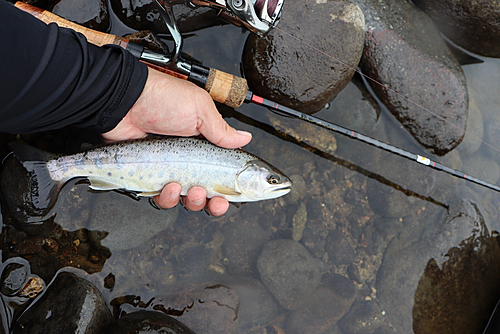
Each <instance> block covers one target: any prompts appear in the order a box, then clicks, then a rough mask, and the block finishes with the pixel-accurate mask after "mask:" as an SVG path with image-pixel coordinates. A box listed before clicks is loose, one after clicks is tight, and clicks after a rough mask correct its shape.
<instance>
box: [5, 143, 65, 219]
mask: <svg viewBox="0 0 500 334" xmlns="http://www.w3.org/2000/svg"><path fill="white" fill-rule="evenodd" d="M10 147H11V148H12V151H13V153H14V155H15V157H16V158H17V159H18V160H19V161H20V162H21V163H22V164H23V166H24V168H26V170H27V171H28V172H29V173H30V193H31V199H32V201H33V205H34V206H35V207H36V208H37V209H46V208H49V207H51V206H52V205H53V204H54V203H55V200H56V199H57V194H58V193H59V190H60V189H61V187H62V186H63V182H60V181H56V180H54V179H52V177H51V176H50V173H49V170H48V169H47V162H48V161H49V160H51V159H53V158H55V156H54V155H52V154H50V153H48V152H45V151H42V150H39V149H37V148H34V147H31V146H28V145H24V144H21V143H17V142H13V143H10Z"/></svg>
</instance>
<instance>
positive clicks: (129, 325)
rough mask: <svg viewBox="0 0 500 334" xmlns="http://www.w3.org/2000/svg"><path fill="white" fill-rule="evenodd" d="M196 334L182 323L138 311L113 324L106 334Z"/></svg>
mask: <svg viewBox="0 0 500 334" xmlns="http://www.w3.org/2000/svg"><path fill="white" fill-rule="evenodd" d="M130 333H142V334H147V333H152V334H155V333H156V334H161V333H168V334H195V333H194V332H193V331H192V330H190V329H189V328H187V327H186V326H185V325H184V324H182V323H181V322H179V321H177V320H175V319H174V318H172V317H169V316H168V315H166V314H164V313H161V312H155V311H138V312H134V313H130V314H127V315H125V316H124V317H122V318H120V319H118V321H117V322H115V323H114V324H112V325H111V326H110V328H109V329H108V330H107V331H106V334H130Z"/></svg>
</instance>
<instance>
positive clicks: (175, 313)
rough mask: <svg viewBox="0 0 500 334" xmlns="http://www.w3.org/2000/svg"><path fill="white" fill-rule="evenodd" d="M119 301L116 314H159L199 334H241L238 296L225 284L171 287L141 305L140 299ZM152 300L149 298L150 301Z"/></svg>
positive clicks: (116, 303) (133, 298)
mask: <svg viewBox="0 0 500 334" xmlns="http://www.w3.org/2000/svg"><path fill="white" fill-rule="evenodd" d="M129 297H130V298H127V297H124V298H120V299H116V300H115V301H114V302H112V304H113V305H114V307H115V310H114V311H115V312H127V313H128V312H135V311H138V310H143V309H146V310H149V311H152V310H156V311H161V312H163V313H165V314H167V315H170V316H172V317H174V318H175V319H177V320H179V321H180V322H182V323H183V324H184V325H186V326H187V327H188V328H190V329H191V330H193V331H194V332H195V333H205V334H212V333H228V334H233V333H234V334H236V333H238V313H239V310H238V309H239V304H240V300H239V297H238V294H237V293H236V292H235V291H234V290H233V289H231V288H228V287H227V286H224V285H222V284H218V283H216V284H211V283H196V284H190V285H183V286H177V287H169V291H168V292H166V293H164V294H161V295H157V296H154V299H152V300H151V302H149V303H147V304H146V303H144V302H142V303H138V302H137V301H140V299H141V298H140V297H137V296H132V295H131V296H129ZM148 299H149V298H148Z"/></svg>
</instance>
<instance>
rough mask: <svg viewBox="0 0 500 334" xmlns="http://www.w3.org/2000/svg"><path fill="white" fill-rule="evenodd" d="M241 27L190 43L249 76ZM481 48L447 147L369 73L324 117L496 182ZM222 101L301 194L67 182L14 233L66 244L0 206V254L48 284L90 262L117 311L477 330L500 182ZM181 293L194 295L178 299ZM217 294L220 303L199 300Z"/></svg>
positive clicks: (489, 297) (492, 291)
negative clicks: (248, 196)
mask: <svg viewBox="0 0 500 334" xmlns="http://www.w3.org/2000/svg"><path fill="white" fill-rule="evenodd" d="M113 29H114V30H112V32H114V33H123V31H122V30H123V29H122V28H121V27H119V26H116V25H115V26H114V27H113ZM247 35H248V33H247V32H244V31H243V30H241V29H240V28H236V27H233V26H221V27H212V28H208V29H205V30H203V31H198V32H195V33H192V34H190V35H189V36H187V37H186V38H185V41H184V52H185V53H187V54H189V55H190V56H192V57H193V58H195V59H198V60H203V64H204V65H205V66H209V67H213V68H217V69H219V70H222V71H226V72H229V73H233V74H237V75H240V67H241V66H240V62H241V54H242V52H243V46H244V43H245V40H246V37H247ZM311 52H314V51H311ZM483 60H484V62H483V63H480V64H473V65H465V66H464V67H463V68H464V72H465V74H466V77H467V84H468V88H469V94H470V110H469V120H468V126H467V131H468V134H467V135H466V136H465V139H464V141H463V143H462V144H460V146H459V147H458V148H457V149H456V150H454V151H452V152H451V153H449V154H448V155H447V156H445V157H435V156H432V155H430V154H429V153H427V152H426V151H425V150H424V149H423V148H422V147H421V146H419V144H418V143H417V142H416V141H415V140H414V139H412V137H411V136H410V135H409V133H408V132H407V131H406V130H405V129H404V128H402V127H401V126H400V125H399V124H398V122H397V121H396V120H395V119H394V117H393V116H392V115H390V114H389V113H388V112H387V110H385V109H384V108H383V107H382V108H381V107H380V106H379V105H378V104H377V103H376V101H375V100H374V99H373V98H372V97H370V96H369V95H368V93H367V91H366V89H365V88H364V86H363V83H362V81H361V80H360V78H359V76H355V78H354V79H353V81H352V82H351V83H350V84H349V85H348V86H347V87H346V89H345V90H344V91H343V92H342V93H341V94H340V95H339V96H338V97H337V98H336V99H335V101H334V102H332V103H331V104H330V105H329V106H327V107H325V108H324V109H323V110H322V111H320V112H319V113H318V114H316V116H318V117H321V118H324V119H327V120H330V121H333V122H336V123H337V124H339V125H342V126H345V127H347V128H351V129H353V130H356V131H359V132H360V133H363V134H365V135H368V136H371V137H374V138H376V139H379V140H381V141H385V142H388V143H390V144H392V145H395V146H397V147H400V148H403V149H406V150H409V151H411V152H413V153H417V154H421V155H424V156H427V157H429V158H432V159H434V160H436V161H438V162H441V163H443V164H444V165H446V166H450V167H452V168H456V169H459V170H461V171H463V172H465V173H467V174H470V175H472V176H475V177H478V178H480V179H484V180H485V181H488V182H491V183H496V182H497V181H498V179H499V178H500V167H499V164H498V161H499V158H500V152H499V149H500V95H499V94H498V82H500V61H498V60H495V59H483ZM332 61H333V60H332ZM278 102H279V101H278ZM219 107H220V108H219V109H220V111H221V113H222V114H223V115H224V116H225V117H226V120H227V121H228V122H229V124H230V125H232V126H233V127H235V128H237V129H242V130H247V131H250V132H252V134H253V136H254V137H253V140H252V142H251V143H250V144H249V145H247V146H246V147H244V149H245V150H246V151H248V152H251V153H253V154H255V155H257V156H259V157H261V158H262V159H264V160H266V161H268V162H270V163H271V164H272V165H274V166H276V167H277V168H278V169H280V170H281V171H282V172H284V173H285V174H286V175H288V176H289V177H291V178H292V180H293V181H294V189H293V191H292V193H291V194H288V195H287V196H285V197H283V198H280V199H276V200H269V201H265V202H258V203H246V204H242V205H241V206H240V207H236V206H235V207H231V209H230V212H229V213H228V214H226V215H225V216H223V217H219V218H216V217H210V216H208V215H207V214H206V213H204V212H196V213H193V212H187V211H186V210H184V209H183V208H182V207H177V208H176V209H173V210H167V211H158V210H155V209H154V208H152V207H151V206H150V205H149V204H148V202H147V201H146V200H142V201H140V202H137V201H134V200H133V199H131V198H129V197H127V196H125V195H122V194H118V193H115V192H111V193H95V192H90V191H88V190H87V185H86V184H80V183H76V182H70V183H68V184H67V185H66V186H65V187H64V188H63V190H62V191H61V194H60V196H59V199H58V202H57V204H56V207H55V208H54V210H53V213H55V216H54V217H53V218H52V219H51V220H50V222H49V223H43V224H38V225H36V226H35V227H34V228H33V229H30V228H26V229H25V231H27V232H25V233H21V232H19V234H18V235H19V236H20V237H22V238H24V239H23V240H26V242H27V243H30V242H31V243H32V242H34V240H35V239H36V238H43V239H44V240H52V241H55V242H56V243H58V244H59V248H58V250H56V251H53V252H51V251H48V250H47V248H46V247H45V246H44V247H42V248H43V251H40V252H30V251H29V250H27V248H28V247H26V246H24V248H23V247H20V246H19V247H17V248H16V245H18V243H17V242H15V240H14V239H15V238H14V236H16V233H15V232H13V229H14V230H20V229H22V228H25V227H26V226H25V225H22V226H21V227H20V225H19V224H15V223H13V221H14V220H13V218H12V217H11V216H10V214H9V210H7V209H6V207H5V205H3V207H2V209H3V211H2V212H3V221H4V229H3V233H2V243H1V246H2V255H3V261H5V260H6V259H7V258H10V257H14V256H20V257H25V258H26V259H27V260H28V261H29V262H30V265H31V272H32V273H34V274H36V275H39V276H40V277H42V278H43V279H44V280H45V282H46V283H48V282H50V280H51V279H52V277H53V275H54V274H55V272H56V271H57V270H58V269H59V268H61V267H64V266H74V267H78V268H81V269H83V270H84V271H86V272H88V274H87V275H85V277H86V278H87V279H88V280H90V281H91V282H93V283H94V284H95V285H96V286H97V287H98V289H99V290H100V291H101V292H102V293H103V295H104V297H105V299H106V301H107V303H108V306H109V307H110V309H111V310H113V312H114V315H115V316H118V315H120V314H123V312H130V311H131V310H136V309H141V308H148V309H153V308H154V309H156V310H160V311H164V312H166V313H168V314H171V315H173V316H176V317H177V318H178V319H179V320H180V321H183V319H187V321H186V323H187V324H188V326H190V327H191V328H192V329H193V330H194V331H195V332H196V333H198V334H200V333H216V332H225V333H229V332H236V331H235V329H238V330H239V332H240V333H249V332H252V333H299V332H301V333H344V334H348V333H373V332H375V333H391V332H398V333H412V332H414V333H482V329H483V328H484V326H485V324H486V320H487V318H488V316H489V314H490V312H491V311H492V309H493V306H494V305H495V303H496V301H497V300H498V299H499V298H500V290H499V288H498V286H500V285H499V284H498V283H499V282H500V248H499V247H498V244H497V242H496V238H495V236H496V232H495V231H498V230H500V221H499V214H498V209H499V207H500V193H497V192H495V191H493V190H489V189H486V188H482V187H480V186H477V185H474V184H471V183H468V182H466V181H464V180H460V179H456V178H453V177H452V176H449V175H447V174H443V173H441V172H438V171H435V170H432V169H430V168H427V167H424V166H421V165H419V164H417V163H416V162H413V161H408V160H405V159H403V158H400V157H396V156H393V155H391V154H390V153H387V152H384V151H381V150H379V149H377V148H374V147H371V146H368V145H366V144H363V143H359V142H356V141H355V140H353V139H351V138H346V137H342V136H340V135H337V134H333V133H330V132H327V131H322V130H321V129H318V128H317V127H315V126H314V125H309V124H305V123H304V122H302V121H299V120H293V119H290V118H286V117H283V116H280V115H276V114H273V113H271V112H270V111H268V110H267V109H265V108H263V107H259V106H255V105H243V106H241V107H240V108H238V110H236V111H234V110H231V109H229V108H226V107H224V106H219ZM422 112H426V111H422ZM10 139H13V138H9V139H8V140H10ZM23 139H24V140H25V141H27V142H28V143H30V144H32V145H35V146H39V147H43V148H44V149H47V150H52V151H57V152H73V151H76V150H79V149H81V148H85V147H88V144H89V143H90V144H96V143H97V141H98V140H97V139H96V138H95V136H92V135H90V134H85V133H83V132H82V133H80V134H75V132H74V131H61V132H56V133H49V134H41V135H37V136H25V137H23ZM482 141H484V142H486V143H488V144H490V145H491V146H489V145H486V144H485V143H484V142H482ZM2 150H3V152H6V151H7V148H6V146H5V147H3V148H2ZM3 173H8V170H7V171H5V170H4V171H3ZM2 177H3V176H2ZM3 196H4V197H5V196H9V194H5V193H4V194H3ZM11 224H13V225H14V227H12V226H11ZM64 238H68V240H69V245H67V244H64V243H63V241H62V240H63V239H64ZM36 240H38V239H36ZM281 240H288V241H289V242H288V241H287V242H282V241H281ZM45 244H46V243H45ZM45 244H44V245H45ZM83 246H85V247H83ZM42 248H40V249H42ZM63 250H66V253H64V252H63ZM283 252H284V254H282V253H283ZM42 253H43V254H42ZM51 254H52V255H51ZM68 254H69V255H68ZM274 254H279V255H277V256H276V257H274ZM303 254H306V255H305V256H304V255H303ZM51 256H53V259H52V260H51ZM287 258H288V259H290V258H291V259H296V261H295V260H294V261H292V262H287ZM311 268H312V269H311ZM306 273H307V275H306ZM199 284H201V285H199ZM218 284H222V285H224V286H225V287H228V288H230V289H232V290H231V291H233V290H234V291H236V292H237V295H238V297H239V299H238V298H237V299H238V300H239V302H235V301H234V300H232V301H233V302H234V305H233V306H228V305H229V304H228V305H226V306H227V307H225V308H224V307H222V306H221V305H222V304H223V303H222V302H221V301H220V300H219V299H220V298H222V297H221V296H219V295H216V296H215V297H207V296H205V295H202V293H201V292H200V291H202V290H203V289H206V287H207V286H210V287H214V286H218ZM200 286H202V287H204V288H202V289H200V288H199V287H200ZM186 291H187V292H186ZM180 294H182V295H183V296H184V295H188V296H189V297H187V299H188V300H191V301H196V300H197V301H198V303H197V302H185V304H182V301H176V302H172V300H176V298H177V297H172V296H178V295H180ZM130 296H132V297H130ZM208 298H213V301H212V304H214V305H218V306H219V308H222V309H223V310H222V311H221V310H220V309H219V310H213V309H211V308H208V307H207V309H202V308H203V307H204V306H203V303H204V301H205V299H206V300H208ZM177 299H179V298H177ZM169 300H170V301H169ZM230 302H231V301H230ZM230 302H228V303H230ZM169 303H171V304H169ZM183 305H184V306H183ZM235 305H236V306H235ZM205 306H206V305H205ZM197 308H199V309H202V310H201V311H199V312H195V310H196V309H197ZM224 309H226V310H227V309H230V316H228V315H227V312H226V313H225V312H224ZM204 317H207V319H208V320H207V319H205V318H204Z"/></svg>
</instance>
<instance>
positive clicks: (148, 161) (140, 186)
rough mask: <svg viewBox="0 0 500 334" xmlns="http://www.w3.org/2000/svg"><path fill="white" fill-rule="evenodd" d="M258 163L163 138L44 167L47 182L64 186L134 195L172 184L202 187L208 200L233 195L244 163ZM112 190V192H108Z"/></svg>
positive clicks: (100, 150) (193, 142) (245, 156)
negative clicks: (222, 189) (83, 181)
mask: <svg viewBox="0 0 500 334" xmlns="http://www.w3.org/2000/svg"><path fill="white" fill-rule="evenodd" d="M252 160H259V159H258V158H257V157H255V156H253V155H251V154H249V153H246V152H243V151H241V150H228V149H223V148H220V147H217V146H214V145H213V144H211V143H209V142H207V141H206V140H200V139H195V138H161V139H145V140H139V141H128V142H122V143H117V144H113V145H107V146H102V147H98V148H95V149H92V150H90V151H87V152H83V153H78V154H74V155H69V156H63V157H60V158H58V159H54V160H51V161H49V162H48V163H47V168H48V170H49V173H50V175H51V177H52V178H53V179H54V180H56V181H62V182H65V181H67V180H69V179H71V178H74V177H87V178H89V180H91V182H93V180H99V181H104V182H106V183H109V184H113V185H116V187H118V188H123V189H127V190H130V191H137V192H157V191H160V190H161V189H162V188H163V186H164V185H165V184H167V183H170V182H177V183H179V184H181V186H182V192H181V194H182V195H185V194H186V193H187V190H188V189H189V188H190V187H192V186H202V187H203V188H205V189H206V190H207V197H213V196H215V195H218V194H216V193H214V192H212V190H211V189H212V188H213V186H215V185H216V184H218V185H222V186H226V187H228V188H231V189H235V187H236V177H237V175H238V173H239V172H240V171H241V170H242V169H243V167H244V166H245V165H246V164H247V162H249V161H252ZM110 189H111V187H110Z"/></svg>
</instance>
